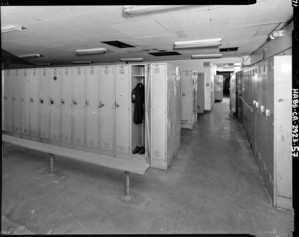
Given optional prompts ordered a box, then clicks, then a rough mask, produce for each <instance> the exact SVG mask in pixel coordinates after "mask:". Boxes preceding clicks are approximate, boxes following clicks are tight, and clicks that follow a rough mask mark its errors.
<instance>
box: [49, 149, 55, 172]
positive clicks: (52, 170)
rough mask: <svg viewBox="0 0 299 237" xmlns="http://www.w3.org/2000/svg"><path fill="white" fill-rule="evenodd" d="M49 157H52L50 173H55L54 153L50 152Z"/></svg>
mask: <svg viewBox="0 0 299 237" xmlns="http://www.w3.org/2000/svg"><path fill="white" fill-rule="evenodd" d="M49 157H50V174H52V175H53V173H54V155H53V154H49Z"/></svg>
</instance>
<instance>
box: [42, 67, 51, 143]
mask: <svg viewBox="0 0 299 237" xmlns="http://www.w3.org/2000/svg"><path fill="white" fill-rule="evenodd" d="M39 80H40V81H39V88H40V89H39V92H40V94H39V105H40V107H39V108H40V138H42V139H48V138H50V111H51V109H50V105H51V104H50V96H51V69H49V68H42V69H41V70H40V77H39Z"/></svg>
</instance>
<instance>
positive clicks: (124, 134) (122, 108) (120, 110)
mask: <svg viewBox="0 0 299 237" xmlns="http://www.w3.org/2000/svg"><path fill="white" fill-rule="evenodd" d="M130 80H131V77H130V67H129V66H128V65H117V66H116V67H115V151H116V154H117V153H122V154H129V153H130V141H131V139H130V133H131V126H130V115H131V111H130V103H131V91H130ZM132 89H133V88H132Z"/></svg>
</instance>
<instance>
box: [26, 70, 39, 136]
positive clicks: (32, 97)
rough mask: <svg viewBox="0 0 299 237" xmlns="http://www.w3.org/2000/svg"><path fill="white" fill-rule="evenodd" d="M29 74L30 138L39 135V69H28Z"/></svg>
mask: <svg viewBox="0 0 299 237" xmlns="http://www.w3.org/2000/svg"><path fill="white" fill-rule="evenodd" d="M28 74H29V101H30V102H29V117H30V119H29V121H30V122H29V134H30V137H31V138H37V137H38V136H39V126H38V123H39V120H38V119H39V115H38V114H39V111H38V104H39V83H38V81H39V75H38V74H39V69H28Z"/></svg>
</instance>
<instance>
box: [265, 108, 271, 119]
mask: <svg viewBox="0 0 299 237" xmlns="http://www.w3.org/2000/svg"><path fill="white" fill-rule="evenodd" d="M270 114H271V112H270V109H266V116H267V117H269V116H270Z"/></svg>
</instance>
